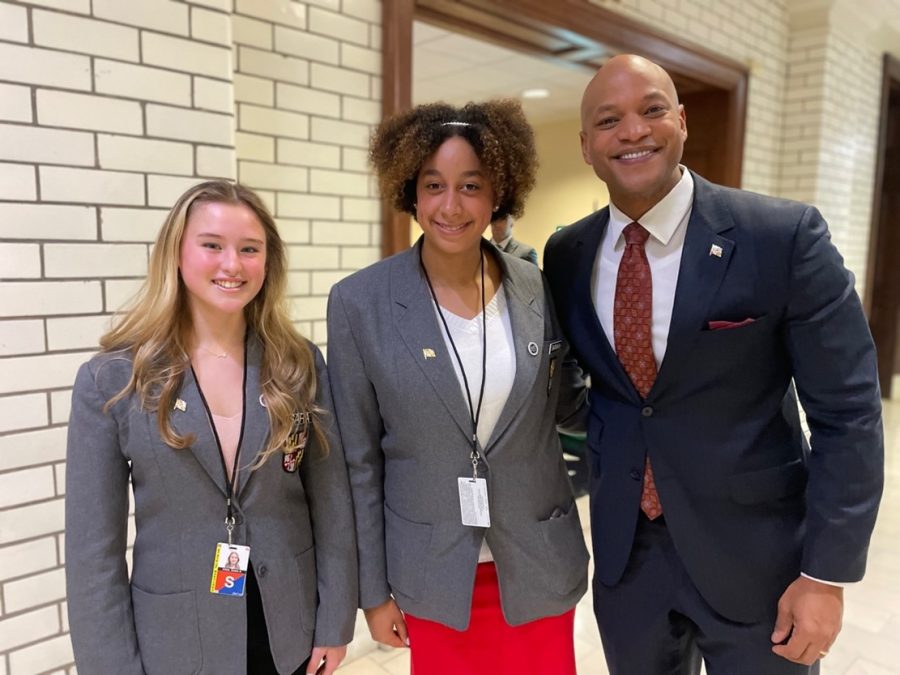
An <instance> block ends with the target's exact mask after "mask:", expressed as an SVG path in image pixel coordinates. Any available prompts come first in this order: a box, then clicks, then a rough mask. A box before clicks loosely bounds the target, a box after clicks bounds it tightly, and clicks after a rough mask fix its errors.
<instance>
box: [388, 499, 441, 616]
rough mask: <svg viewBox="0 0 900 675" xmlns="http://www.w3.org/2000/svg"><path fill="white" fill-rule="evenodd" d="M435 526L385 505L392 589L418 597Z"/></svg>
mask: <svg viewBox="0 0 900 675" xmlns="http://www.w3.org/2000/svg"><path fill="white" fill-rule="evenodd" d="M431 531H432V526H431V525H428V524H427V523H414V522H413V521H411V520H407V519H406V518H403V517H402V516H399V515H397V514H396V513H394V511H392V510H391V509H390V507H389V506H388V505H387V504H385V505H384V540H385V548H386V552H385V555H386V558H387V579H388V584H390V586H391V590H392V591H397V592H399V593H401V594H403V595H405V596H407V597H409V598H412V599H414V600H415V599H418V598H419V597H420V596H421V595H422V591H423V590H424V585H425V569H426V567H427V566H428V552H429V549H430V548H431Z"/></svg>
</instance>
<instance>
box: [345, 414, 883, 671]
mask: <svg viewBox="0 0 900 675" xmlns="http://www.w3.org/2000/svg"><path fill="white" fill-rule="evenodd" d="M884 434H885V489H884V498H883V500H882V502H881V511H880V513H879V517H878V523H877V525H876V527H875V535H874V537H873V539H872V546H871V548H870V551H869V563H868V571H867V573H866V577H865V579H864V580H863V581H862V582H860V583H859V584H855V585H853V586H851V587H848V588H847V590H846V592H845V607H844V627H843V630H842V632H841V635H840V637H839V638H838V640H837V642H836V643H835V645H834V646H833V647H832V649H831V652H830V654H829V655H828V657H827V658H826V659H825V660H824V661H823V662H822V671H821V673H822V675H898V674H900V662H898V646H900V400H894V401H886V402H885V407H884ZM578 506H579V509H580V510H581V516H582V522H584V523H587V522H588V520H587V497H581V498H580V499H579V504H578ZM585 536H586V537H588V538H589V537H590V532H589V531H588V530H585ZM575 654H576V658H577V662H578V673H579V675H607V672H608V671H607V670H606V667H605V664H604V662H603V655H602V649H601V646H600V636H599V635H598V633H597V627H596V624H595V623H594V617H593V613H592V610H591V598H590V593H588V594H587V595H585V597H584V598H582V600H581V602H580V603H579V604H578V609H577V612H576V617H575ZM338 672H340V673H341V674H342V675H385V674H390V675H408V674H409V656H408V654H407V653H406V652H405V651H403V650H389V651H381V650H379V649H376V648H374V646H373V644H372V641H371V640H370V639H369V636H368V631H367V629H366V626H365V620H364V619H363V618H362V614H361V613H360V616H359V618H358V619H357V624H356V639H355V641H354V643H353V645H351V649H350V654H349V656H348V660H347V663H346V665H345V666H344V667H343V668H340V669H339V671H338Z"/></svg>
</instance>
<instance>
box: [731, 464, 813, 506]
mask: <svg viewBox="0 0 900 675" xmlns="http://www.w3.org/2000/svg"><path fill="white" fill-rule="evenodd" d="M806 477H807V470H806V467H805V466H804V464H803V460H802V459H796V460H794V461H792V462H788V463H787V464H782V465H780V466H773V467H769V468H768V469H761V470H759V471H748V472H745V473H739V474H735V475H733V476H729V477H728V489H729V491H730V492H731V498H732V499H734V501H736V502H737V503H738V504H746V505H752V504H761V503H763V502H771V501H774V500H777V499H785V498H786V497H792V496H793V495H796V494H798V493H800V492H802V491H803V490H804V489H805V488H806Z"/></svg>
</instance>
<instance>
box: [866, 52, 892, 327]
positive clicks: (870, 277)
mask: <svg viewBox="0 0 900 675" xmlns="http://www.w3.org/2000/svg"><path fill="white" fill-rule="evenodd" d="M882 63H883V66H882V71H881V106H880V107H879V114H878V142H877V144H876V146H875V180H874V187H873V191H872V216H871V220H870V225H869V257H868V262H867V264H866V290H865V295H864V301H863V307H864V308H865V310H866V313H867V314H868V313H870V312H871V310H872V294H873V292H874V289H875V272H876V268H877V266H878V253H879V240H880V239H881V238H882V233H881V231H880V230H881V192H882V190H883V189H884V151H885V145H886V144H887V130H888V106H889V104H890V99H891V88H892V87H893V86H895V85H894V84H893V82H900V59H897V58H895V57H893V56H891V55H890V54H885V55H884V59H883V61H882Z"/></svg>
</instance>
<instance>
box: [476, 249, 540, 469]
mask: <svg viewBox="0 0 900 675" xmlns="http://www.w3.org/2000/svg"><path fill="white" fill-rule="evenodd" d="M497 258H498V261H499V263H500V266H501V268H502V269H503V287H502V288H503V291H504V292H505V293H506V300H507V303H506V304H507V307H508V308H509V320H510V324H511V325H512V335H513V350H514V353H515V358H516V377H515V379H514V380H513V386H512V389H511V390H510V392H509V397H508V398H507V399H506V403H505V404H504V405H503V410H501V412H500V417H499V418H498V419H497V423H496V424H495V425H494V430H493V432H491V437H490V439H489V440H488V443H487V445H486V446H485V449H484V450H485V452H488V451H489V450H490V448H491V446H492V445H493V444H494V443H495V442H496V440H497V439H498V438H500V436H501V435H502V434H503V432H504V431H505V430H506V427H508V426H509V424H510V423H511V422H512V420H513V419H514V418H515V416H516V415H517V414H518V412H519V410H520V409H521V408H522V406H523V405H524V404H525V402H526V400H527V398H528V396H529V394H531V393H532V391H534V381H535V379H536V378H537V375H538V371H539V370H540V365H541V362H542V360H543V351H544V315H543V313H542V312H541V309H540V307H539V303H537V302H536V298H535V296H534V293H532V292H531V291H530V290H529V289H528V288H526V284H525V283H523V281H522V279H521V277H520V276H519V275H518V273H517V272H516V271H515V270H514V269H511V268H510V267H509V266H508V265H507V264H506V262H505V261H504V260H503V259H502V256H497ZM531 343H534V344H536V345H537V347H538V353H537V355H533V354H531V353H530V352H529V351H528V346H529V344H531ZM488 350H489V353H488V358H490V345H488Z"/></svg>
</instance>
